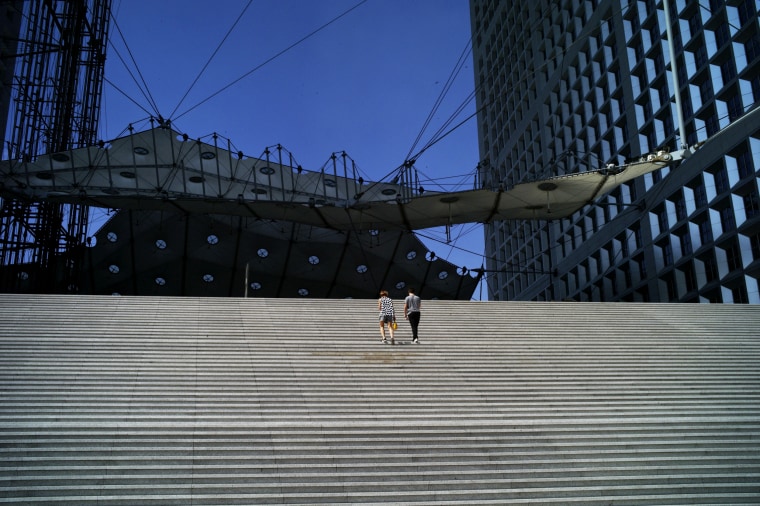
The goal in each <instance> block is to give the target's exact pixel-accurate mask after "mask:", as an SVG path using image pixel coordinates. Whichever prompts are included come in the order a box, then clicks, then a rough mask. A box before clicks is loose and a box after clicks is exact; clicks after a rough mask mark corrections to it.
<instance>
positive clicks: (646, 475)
mask: <svg viewBox="0 0 760 506" xmlns="http://www.w3.org/2000/svg"><path fill="white" fill-rule="evenodd" d="M396 304H397V310H400V308H401V305H402V304H401V301H397V302H396ZM376 307H377V306H376V301H364V300H337V301H327V300H294V299H290V300H288V299H276V300H274V299H203V298H161V297H154V298H150V297H142V298H138V297H96V296H85V297H71V296H53V295H46V296H23V295H0V504H40V505H52V504H61V505H75V504H77V505H78V504H97V505H106V506H109V505H121V504H129V505H152V504H157V505H158V504H178V505H189V504H193V505H222V504H414V505H432V504H451V505H465V504H467V505H473V504H484V505H485V504H541V505H563V504H567V505H570V504H578V505H581V504H582V505H597V504H598V505H601V504H612V505H625V504H631V505H647V504H661V505H665V504H760V367H759V366H760V338H759V337H758V336H759V335H760V331H758V329H760V307H757V306H746V305H744V306H740V305H734V306H729V305H683V304H673V305H670V304H577V303H493V302H479V303H475V302H457V301H424V302H423V310H424V313H423V320H422V327H421V341H422V343H421V344H420V345H412V344H409V338H410V333H409V329H408V326H407V325H406V323H405V322H404V321H400V325H401V326H400V329H399V333H398V335H397V341H398V342H399V344H398V345H397V346H388V345H382V344H381V343H380V341H379V332H378V328H377V322H376V317H377V310H376Z"/></svg>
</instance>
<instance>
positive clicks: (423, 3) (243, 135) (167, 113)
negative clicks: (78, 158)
mask: <svg viewBox="0 0 760 506" xmlns="http://www.w3.org/2000/svg"><path fill="white" fill-rule="evenodd" d="M246 6H247V9H246ZM352 7H356V8H355V9H353V10H351V11H350V12H348V13H347V14H345V16H343V17H341V18H340V19H338V20H336V21H334V22H333V23H331V24H330V25H329V26H327V27H325V28H323V29H322V30H320V31H318V32H317V33H315V34H313V35H311V36H310V37H308V38H307V39H306V40H304V41H302V42H300V43H298V44H297V45H295V46H294V47H291V46H293V44H296V43H297V42H299V40H301V39H303V38H304V37H307V36H308V35H309V34H311V33H312V32H314V31H315V30H317V29H319V28H320V27H322V25H324V24H326V23H329V22H330V21H331V20H333V19H334V18H336V17H338V16H340V15H341V14H342V13H344V12H346V11H348V10H349V9H351V8H352ZM112 9H113V16H114V19H115V20H116V25H117V26H118V30H117V28H116V27H112V30H111V33H110V41H111V47H109V53H108V60H107V63H106V77H107V79H108V81H109V82H107V83H106V84H105V92H104V98H103V103H102V107H103V109H102V115H101V131H100V137H101V138H103V139H111V138H114V137H118V136H121V135H123V134H124V133H125V128H126V127H127V125H128V124H130V123H132V124H134V125H135V127H136V128H137V129H138V130H141V129H144V128H146V127H147V124H146V123H145V122H144V119H145V118H147V117H148V116H149V115H150V114H156V112H155V111H154V108H153V107H152V106H151V105H150V104H151V102H152V103H154V104H156V106H157V108H158V113H160V114H161V115H162V116H163V117H165V118H170V119H172V121H173V124H174V126H175V128H177V129H178V130H180V131H182V132H185V133H187V134H188V135H190V136H191V137H202V136H205V135H207V134H210V133H212V132H217V133H219V134H220V135H222V136H224V137H227V138H229V139H231V141H232V142H233V144H234V147H235V148H236V149H238V150H240V151H243V152H244V153H246V154H247V155H250V156H259V155H260V154H261V152H262V151H263V149H264V148H265V147H267V146H272V145H275V144H281V145H283V146H284V147H285V148H287V149H288V151H290V152H292V153H293V154H294V156H295V158H296V160H297V161H298V163H299V164H301V165H302V166H303V167H304V168H306V169H309V170H319V169H320V168H321V167H322V166H323V165H324V164H325V163H326V162H327V160H328V159H329V158H330V155H331V154H332V153H333V152H336V151H337V152H340V151H345V152H346V153H348V155H349V156H351V158H353V159H354V160H355V161H356V163H357V165H358V167H359V168H360V169H361V171H362V172H363V174H364V177H365V179H370V180H380V179H382V178H384V177H386V176H387V175H388V174H389V173H391V171H393V169H395V168H396V167H398V166H399V165H401V164H402V163H403V162H404V161H405V160H406V158H407V156H408V155H409V154H410V152H411V154H417V153H418V152H419V151H420V150H421V149H423V148H424V147H425V145H426V144H427V143H429V142H430V141H431V140H434V139H435V138H436V137H437V136H436V132H437V131H438V130H439V129H441V128H443V129H444V130H445V131H449V130H450V129H451V128H453V127H454V126H455V125H456V124H459V123H460V122H462V121H464V120H465V119H466V118H467V117H468V116H470V115H472V114H473V113H474V111H475V102H474V99H471V95H472V93H473V90H474V76H473V69H472V55H471V53H469V52H466V51H467V50H468V49H469V46H468V42H469V39H470V17H469V3H468V1H467V0H366V1H364V2H362V0H253V1H252V2H250V3H249V0H216V1H210V0H151V1H147V0H114V2H113V6H112ZM241 14H242V17H241ZM238 19H239V20H238ZM236 21H237V25H236V26H235V27H234V28H233V25H234V24H235V22H236ZM231 29H232V31H231V32H230V30H231ZM228 32H229V35H228ZM122 37H123V38H122ZM225 37H226V40H224V39H225ZM223 40H224V42H223V43H222V41H223ZM220 44H221V46H220ZM289 48H290V49H289ZM215 51H216V54H214V52H215ZM283 51H285V52H284V53H283V54H280V55H279V56H277V55H278V54H279V53H281V52H283ZM463 53H464V56H465V57H466V60H465V63H464V65H463V66H462V68H461V70H460V71H459V74H458V75H457V76H456V78H455V79H454V81H453V83H449V80H450V78H451V77H452V72H454V71H455V69H456V67H457V64H458V62H459V61H460V58H461V57H462V56H463ZM212 55H213V58H212ZM273 57H274V59H272V58H273ZM209 59H211V60H210V62H209ZM270 59H272V60H271V61H269V60H270ZM122 60H124V62H125V63H126V65H128V69H129V72H131V74H132V75H130V73H129V72H128V71H127V67H125V63H123V62H122ZM132 60H134V61H132ZM267 62H268V63H267ZM207 63H208V66H207V68H206V69H205V70H203V69H204V66H206V64H207ZM138 71H139V74H138ZM199 75H200V77H198V76H199ZM243 76H245V77H243ZM241 77H242V79H240V78H241ZM196 78H197V79H198V80H197V82H196V83H195V84H193V82H194V81H195V80H196ZM135 81H137V83H136V82H135ZM143 81H144V83H143ZM138 83H139V87H138ZM447 83H449V86H450V87H449V89H448V91H447V92H446V94H445V97H444V98H443V101H442V102H441V104H440V105H439V106H438V108H437V109H436V112H435V115H434V116H433V117H432V119H431V120H430V125H429V126H428V127H427V129H425V131H424V132H423V131H422V128H423V126H424V124H425V122H426V120H427V118H428V115H429V114H430V113H431V112H432V111H433V110H434V106H435V104H436V102H437V101H438V100H439V97H440V96H441V93H442V92H443V91H444V89H445V87H447ZM188 90H190V91H189V93H187V96H186V97H185V98H184V99H183V96H185V94H186V92H188ZM127 97H128V98H127ZM148 97H150V98H148ZM138 104H139V105H138ZM459 109H461V112H459V113H458V114H456V113H457V111H458V110H459ZM455 114H456V116H454V115H455ZM448 121H451V124H450V126H448V127H446V126H445V124H446V122H448ZM420 134H421V137H420V140H419V141H417V139H418V136H420ZM416 141H417V143H416V144H415V142H416ZM478 160H479V154H478V143H477V127H476V121H475V119H474V118H472V119H470V120H469V121H466V122H465V123H464V124H463V125H462V126H460V127H458V128H456V129H455V130H454V131H453V132H451V133H450V134H448V135H447V136H446V137H444V138H443V139H441V140H440V141H438V142H437V143H435V144H434V145H432V146H431V147H429V148H428V149H427V150H425V152H424V153H423V154H422V155H421V156H420V157H419V158H418V159H417V162H416V167H417V168H418V170H419V171H420V177H421V178H423V180H424V179H430V180H433V181H429V182H424V183H423V186H425V187H426V188H430V189H437V190H454V189H463V188H468V189H469V188H472V184H473V174H474V170H475V167H476V165H477V163H478ZM439 185H442V186H439ZM418 235H419V236H420V237H421V239H422V240H423V241H424V242H425V243H426V245H427V246H428V247H429V248H430V249H432V250H433V251H435V252H436V254H437V255H438V256H439V257H442V258H447V259H448V260H449V261H451V262H452V263H454V264H456V265H459V266H466V267H468V268H476V267H479V266H480V265H481V263H483V260H482V257H481V255H482V253H483V250H484V247H483V232H482V227H481V226H479V225H477V224H472V225H465V226H459V227H455V228H454V229H453V230H452V236H451V238H452V241H451V243H450V244H445V239H446V236H445V233H444V230H443V229H433V230H425V231H420V232H419V233H418ZM427 237H429V238H427ZM434 239H438V240H439V241H441V242H438V241H436V240H434ZM469 252H472V253H469ZM482 292H483V294H482V297H483V298H486V294H485V292H486V291H485V289H483V290H482ZM480 296H481V295H480V290H478V292H476V294H475V297H476V298H480Z"/></svg>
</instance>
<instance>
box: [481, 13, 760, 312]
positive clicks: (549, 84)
mask: <svg viewBox="0 0 760 506" xmlns="http://www.w3.org/2000/svg"><path fill="white" fill-rule="evenodd" d="M470 9H471V23H472V34H473V58H474V70H475V79H476V87H477V88H476V89H477V104H478V111H479V113H478V131H479V139H480V141H479V142H480V153H481V158H482V160H481V165H480V176H481V180H482V181H483V184H484V185H487V186H490V187H493V188H494V189H496V188H498V187H499V185H501V186H502V187H506V188H509V187H510V186H512V185H514V184H516V183H519V182H524V181H529V180H533V179H538V178H543V177H551V176H556V175H563V174H571V173H575V172H582V171H587V170H598V169H603V168H605V167H608V166H616V167H620V166H622V165H624V164H625V163H627V162H628V161H633V160H638V159H639V158H640V157H642V156H647V155H648V154H650V153H656V152H658V151H663V150H670V151H671V152H672V153H676V152H677V153H682V154H683V155H684V157H685V158H684V161H682V162H681V163H679V164H673V165H671V166H670V167H667V168H664V169H661V170H659V171H656V172H654V173H652V174H650V175H647V176H645V177H641V178H638V179H635V180H633V181H631V182H628V183H625V184H623V185H622V186H621V187H620V188H618V189H617V190H615V191H613V192H611V193H610V194H608V195H605V196H602V197H601V198H599V199H597V200H596V201H594V202H593V203H590V204H589V205H587V206H585V207H584V208H583V209H582V210H581V211H579V212H577V213H575V214H574V215H573V216H572V218H570V219H564V220H554V221H512V222H495V223H490V224H488V225H487V226H486V227H485V235H486V238H485V240H486V255H487V268H488V270H489V277H488V287H489V297H490V298H491V299H494V300H566V299H568V300H576V301H652V302H655V301H658V302H666V301H670V302H712V303H721V302H722V303H758V302H760V289H759V286H758V280H759V279H760V197H758V168H759V167H760V111H758V108H757V105H758V102H759V101H760V22H759V21H758V2H757V0H728V1H724V0H701V1H688V0H669V1H667V0H666V1H662V0H660V1H658V0H646V1H625V0H585V1H584V0H561V1H560V0H531V1H527V0H513V1H510V2H504V1H498V0H471V2H470ZM666 9H667V11H668V12H667V13H666ZM668 21H670V22H668ZM669 26H670V28H671V33H672V37H671V42H672V44H671V43H669V38H668V27H669ZM671 54H674V55H675V58H674V60H675V65H672V64H671V63H672V62H671ZM674 69H675V76H674V75H673V72H674ZM674 78H676V79H677V83H678V94H676V85H675V83H674ZM679 104H680V110H681V112H682V115H681V117H680V118H679V113H678V112H679V107H678V105H679ZM681 125H683V132H681Z"/></svg>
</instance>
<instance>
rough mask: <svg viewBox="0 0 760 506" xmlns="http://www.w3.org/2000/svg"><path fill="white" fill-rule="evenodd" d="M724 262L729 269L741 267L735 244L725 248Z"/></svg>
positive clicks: (739, 255) (740, 259)
mask: <svg viewBox="0 0 760 506" xmlns="http://www.w3.org/2000/svg"><path fill="white" fill-rule="evenodd" d="M726 263H727V264H728V270H729V271H735V270H738V269H740V268H741V263H742V257H741V254H740V253H739V249H738V248H737V247H736V246H729V247H728V248H726Z"/></svg>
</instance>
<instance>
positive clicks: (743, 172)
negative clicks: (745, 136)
mask: <svg viewBox="0 0 760 506" xmlns="http://www.w3.org/2000/svg"><path fill="white" fill-rule="evenodd" d="M736 165H737V166H738V167H739V177H740V178H745V177H747V176H750V175H752V174H754V173H755V168H754V167H753V166H752V157H751V156H750V154H749V151H742V152H741V153H739V155H738V156H737V157H736Z"/></svg>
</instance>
